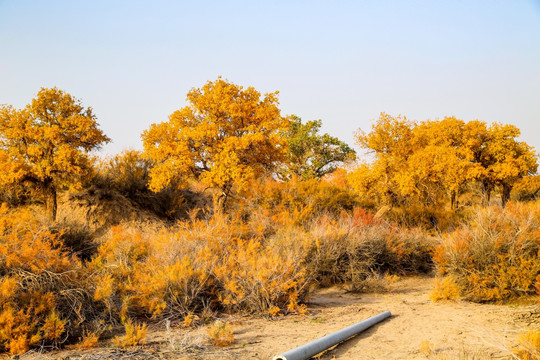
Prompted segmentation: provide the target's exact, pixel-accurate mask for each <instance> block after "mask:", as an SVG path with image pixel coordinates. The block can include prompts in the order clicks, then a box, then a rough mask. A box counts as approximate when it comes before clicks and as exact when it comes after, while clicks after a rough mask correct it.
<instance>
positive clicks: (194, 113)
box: [142, 78, 288, 207]
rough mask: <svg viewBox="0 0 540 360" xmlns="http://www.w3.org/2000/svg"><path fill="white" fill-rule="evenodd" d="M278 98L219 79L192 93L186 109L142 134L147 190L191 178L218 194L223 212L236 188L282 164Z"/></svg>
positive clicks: (282, 128) (282, 125)
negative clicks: (149, 162) (149, 164)
mask: <svg viewBox="0 0 540 360" xmlns="http://www.w3.org/2000/svg"><path fill="white" fill-rule="evenodd" d="M277 94H278V93H277V92H275V93H269V94H265V95H264V97H261V94H260V93H259V92H258V91H257V90H255V89H254V88H253V87H248V88H246V89H244V88H243V87H242V86H239V85H235V84H233V83H230V82H228V81H226V80H223V79H221V78H218V79H217V80H215V81H208V82H207V83H206V84H205V85H204V86H203V87H202V88H200V89H192V90H191V91H190V92H189V93H188V94H187V101H188V103H189V105H187V106H185V107H183V108H181V109H180V110H177V111H175V112H174V113H172V114H171V115H170V116H169V121H167V122H162V123H159V124H152V125H151V126H150V128H149V129H148V130H146V131H144V132H143V134H142V139H143V145H144V150H145V154H146V156H148V157H149V158H150V159H151V160H152V161H154V163H155V166H154V167H153V168H152V169H151V170H150V184H149V185H150V188H151V189H152V190H154V191H159V190H161V189H163V188H165V187H168V186H171V185H175V184H176V185H179V186H182V184H183V183H184V182H185V181H186V180H187V179H188V178H194V179H197V180H198V181H201V182H202V183H203V184H206V185H207V186H209V187H213V188H217V189H219V190H220V194H219V199H218V200H219V201H218V202H219V206H221V207H224V206H225V203H226V201H227V199H228V198H229V197H230V195H231V194H232V192H233V189H234V188H235V187H236V188H245V187H247V186H248V184H249V181H250V180H252V179H253V178H255V177H257V176H259V175H260V174H262V173H264V172H268V171H271V170H273V169H274V168H275V167H276V166H277V164H278V163H279V162H280V161H282V160H283V156H284V152H285V145H286V144H285V141H284V139H283V137H282V136H281V133H282V132H283V131H285V130H286V128H287V125H288V123H287V120H286V119H285V118H284V117H282V116H281V115H280V110H279V108H278V98H277Z"/></svg>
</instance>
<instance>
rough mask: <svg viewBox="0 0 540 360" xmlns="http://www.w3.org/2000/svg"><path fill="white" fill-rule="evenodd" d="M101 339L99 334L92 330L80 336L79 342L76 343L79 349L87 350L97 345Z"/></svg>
mask: <svg viewBox="0 0 540 360" xmlns="http://www.w3.org/2000/svg"><path fill="white" fill-rule="evenodd" d="M98 341H99V334H97V333H92V332H88V331H87V332H85V333H84V334H83V336H82V338H79V342H78V343H77V344H76V345H75V347H76V348H77V349H80V350H87V349H92V348H94V347H96V345H97V343H98Z"/></svg>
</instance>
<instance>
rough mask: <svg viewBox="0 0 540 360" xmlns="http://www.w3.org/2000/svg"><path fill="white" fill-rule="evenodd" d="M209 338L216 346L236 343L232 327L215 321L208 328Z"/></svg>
mask: <svg viewBox="0 0 540 360" xmlns="http://www.w3.org/2000/svg"><path fill="white" fill-rule="evenodd" d="M208 336H209V337H210V340H211V341H212V343H213V344H214V345H216V346H220V347H224V346H229V345H231V344H232V343H233V342H234V333H233V330H232V328H231V325H230V324H229V323H227V322H224V321H220V320H218V321H215V322H214V323H213V324H212V325H210V326H209V327H208Z"/></svg>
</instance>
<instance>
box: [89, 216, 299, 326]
mask: <svg viewBox="0 0 540 360" xmlns="http://www.w3.org/2000/svg"><path fill="white" fill-rule="evenodd" d="M258 231H263V232H264V229H259V230H257V227H255V226H251V225H249V224H245V223H242V222H240V221H237V220H230V219H228V218H226V217H225V216H223V215H214V216H213V217H212V218H210V219H209V220H196V219H193V220H192V221H188V222H183V223H179V224H178V225H177V226H175V227H173V228H171V229H166V230H162V231H160V232H158V233H153V234H142V233H141V232H140V231H132V232H129V231H127V230H125V229H123V228H120V227H117V228H113V229H112V231H111V234H110V236H109V238H108V239H107V240H106V241H105V242H104V243H103V245H101V247H100V248H99V249H98V255H97V256H96V258H95V259H94V260H93V261H92V262H91V263H90V264H89V269H91V270H92V271H94V272H96V273H97V274H99V275H98V276H99V279H100V280H99V281H97V282H96V286H95V289H94V299H96V300H97V301H100V302H101V303H102V304H104V305H105V309H106V311H108V312H110V313H112V314H116V315H117V316H119V317H120V318H127V317H135V316H140V315H142V314H146V315H152V316H154V317H159V316H163V315H164V314H166V315H167V316H177V317H178V318H185V317H187V316H193V314H195V313H201V312H216V311H247V312H259V313H260V312H262V313H267V312H269V311H270V309H272V308H274V307H276V306H277V307H278V308H279V309H280V311H282V312H287V311H294V310H296V308H297V302H298V300H299V299H301V298H302V296H303V295H304V292H305V290H304V289H305V286H304V285H305V282H306V279H305V275H304V271H303V267H302V266H301V265H299V261H300V260H301V259H296V258H294V255H291V254H289V255H288V254H286V253H283V252H279V249H276V248H273V247H271V246H268V245H267V244H266V239H265V238H264V236H262V233H259V232H258Z"/></svg>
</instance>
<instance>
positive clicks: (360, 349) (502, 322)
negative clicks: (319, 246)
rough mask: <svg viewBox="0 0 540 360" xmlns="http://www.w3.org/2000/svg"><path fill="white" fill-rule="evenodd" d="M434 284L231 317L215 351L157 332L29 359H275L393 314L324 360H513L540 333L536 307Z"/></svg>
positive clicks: (198, 333) (335, 292) (326, 295)
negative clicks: (526, 335)
mask: <svg viewBox="0 0 540 360" xmlns="http://www.w3.org/2000/svg"><path fill="white" fill-rule="evenodd" d="M432 283H433V279H432V278H407V279H403V280H400V281H398V282H396V283H395V284H393V285H391V288H390V291H389V292H388V293H384V294H351V293H347V292H346V291H345V290H343V289H340V288H331V289H323V290H320V291H318V292H317V293H316V294H315V295H314V296H313V298H312V299H311V301H310V303H309V307H308V310H309V311H310V314H309V315H306V316H300V315H298V316H286V317H282V318H278V319H276V320H267V319H255V318H241V317H236V318H230V319H229V321H231V322H232V323H233V324H234V332H235V342H234V344H232V345H231V346H230V347H228V348H223V349H221V348H215V347H213V346H210V345H208V342H207V336H206V331H205V329H204V328H199V329H196V330H191V331H189V330H184V329H175V328H173V329H171V330H169V331H164V330H155V331H152V332H151V333H150V334H149V336H148V340H149V341H148V345H146V346H145V347H141V348H137V349H128V350H120V349H112V348H110V349H104V348H101V349H96V350H89V351H84V352H80V351H79V352H75V351H62V352H57V353H48V354H41V355H39V354H35V353H34V354H28V355H25V356H23V357H21V358H22V359H26V358H28V359H30V358H40V359H63V360H68V359H73V360H76V359H78V360H82V359H85V360H93V359H184V360H188V359H271V358H272V357H273V356H274V355H277V354H280V353H282V352H285V351H287V350H289V349H292V348H294V347H297V346H299V345H302V344H305V343H307V342H309V341H312V340H314V339H317V338H319V337H321V336H324V335H326V334H329V333H331V332H333V331H336V330H339V329H342V328H344V327H346V326H349V325H351V324H354V323H356V322H359V321H362V320H364V319H366V318H368V317H371V316H373V315H376V314H378V313H380V312H383V311H386V310H389V311H391V312H392V317H391V318H389V319H387V320H385V321H384V322H382V323H380V324H378V325H376V326H374V327H372V328H371V329H369V330H367V331H365V332H364V333H362V334H360V335H359V336H356V337H354V338H352V339H350V340H348V341H347V342H344V343H342V344H340V345H338V346H336V347H335V348H333V349H330V350H329V351H327V352H325V353H324V354H322V355H319V357H317V358H318V359H324V360H328V359H343V360H344V359H441V360H442V359H448V360H450V359H463V360H465V359H476V360H480V359H509V358H510V352H509V349H511V348H513V347H514V346H516V343H517V342H516V338H517V337H516V335H517V334H518V333H519V332H522V331H523V330H525V329H526V328H529V327H533V328H539V327H540V309H539V308H538V306H537V305H530V304H529V305H527V304H524V305H516V304H514V305H480V304H473V303H467V302H438V303H433V302H432V301H431V300H429V291H430V289H431V287H432Z"/></svg>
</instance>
